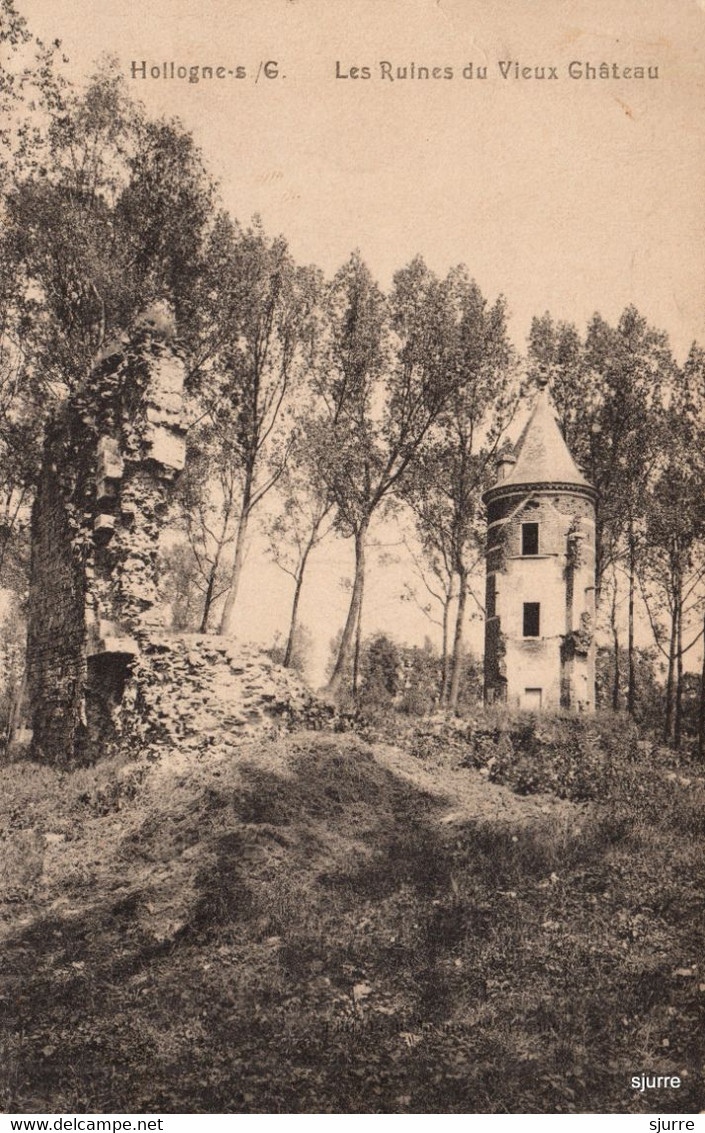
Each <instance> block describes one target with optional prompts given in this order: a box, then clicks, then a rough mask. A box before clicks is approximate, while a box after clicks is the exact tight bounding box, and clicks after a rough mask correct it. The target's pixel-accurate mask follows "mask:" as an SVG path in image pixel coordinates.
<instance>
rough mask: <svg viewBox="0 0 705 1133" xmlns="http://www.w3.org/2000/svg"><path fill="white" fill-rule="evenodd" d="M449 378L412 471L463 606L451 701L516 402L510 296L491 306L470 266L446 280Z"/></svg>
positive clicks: (435, 547) (425, 526) (426, 533)
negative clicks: (489, 502) (497, 462)
mask: <svg viewBox="0 0 705 1133" xmlns="http://www.w3.org/2000/svg"><path fill="white" fill-rule="evenodd" d="M446 299H447V316H446V317H447V318H448V319H449V323H448V327H447V328H446V339H447V341H448V344H449V345H448V348H447V351H446V359H445V364H446V382H447V388H448V396H447V399H446V402H445V404H444V406H443V409H442V412H441V413H440V414H439V416H438V418H437V420H436V422H435V423H434V426H433V429H432V430H431V432H430V433H429V437H428V440H427V443H426V444H425V445H424V449H423V452H422V453H421V455H420V458H419V460H417V462H416V464H415V470H414V475H413V476H411V477H409V479H408V482H407V486H406V490H405V497H406V499H407V501H408V502H409V504H410V505H411V507H412V510H413V512H414V514H415V517H416V524H417V530H418V534H419V537H420V539H421V544H422V547H423V549H424V551H425V553H426V556H427V558H428V559H429V561H431V562H433V561H436V562H438V561H440V562H441V563H448V564H449V565H450V568H451V571H452V574H453V576H454V577H455V578H456V579H457V595H458V606H457V614H456V619H455V629H454V633H453V645H452V656H451V659H450V664H449V666H448V668H447V672H448V679H447V681H446V697H445V699H446V702H447V704H448V706H449V707H450V708H455V707H456V706H457V702H458V695H459V691H460V681H461V676H462V671H463V660H464V656H463V655H464V629H465V620H466V610H467V602H468V598H470V597H472V598H473V599H474V601H475V602H476V604H477V605H478V607H479V608H480V610H481V611H482V612H483V613H484V607H483V606H482V603H481V601H480V599H479V597H478V595H477V592H476V589H475V588H473V586H472V584H471V583H472V577H473V573H474V572H475V571H476V570H477V568H478V566H480V565H481V564H482V561H483V549H484V509H483V506H482V492H483V490H484V488H486V487H487V486H488V484H489V481H490V478H491V469H492V467H493V464H494V458H495V455H496V451H497V446H498V444H499V442H500V440H501V437H502V435H503V434H504V432H505V430H506V428H507V426H508V424H509V422H510V420H511V417H512V414H513V412H514V409H515V405H516V399H515V398H514V397H512V394H511V386H512V377H513V363H514V354H513V351H512V349H511V346H510V344H509V340H508V337H507V330H506V312H505V303H504V300H503V299H502V298H499V299H498V300H497V301H496V302H495V303H494V304H493V305H491V306H490V305H489V304H488V302H487V300H486V299H485V298H484V297H483V296H482V293H481V292H480V289H479V288H478V286H477V284H476V283H475V282H474V281H472V280H470V278H469V277H468V274H467V271H466V269H465V268H457V269H455V270H454V271H453V272H451V273H450V275H449V276H448V279H447V280H446Z"/></svg>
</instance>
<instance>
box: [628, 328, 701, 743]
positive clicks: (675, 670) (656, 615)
mask: <svg viewBox="0 0 705 1133" xmlns="http://www.w3.org/2000/svg"><path fill="white" fill-rule="evenodd" d="M704 415H705V352H703V351H702V350H701V349H700V348H699V347H698V346H697V345H694V346H693V347H692V349H691V351H690V354H689V356H688V359H687V361H686V364H685V366H684V367H683V368H682V370H680V371H678V372H677V373H676V374H675V375H674V379H673V383H672V389H671V393H670V401H669V404H668V405H667V407H666V408H665V409H664V410H663V414H662V417H661V427H660V429H659V432H658V447H659V453H658V460H657V465H656V470H655V475H654V478H653V483H652V487H651V491H650V494H649V501H648V510H647V519H646V525H645V530H644V534H643V538H642V540H641V544H640V546H639V554H638V561H637V566H638V569H639V573H640V580H641V582H642V593H643V596H644V601H645V603H646V608H647V612H648V615H649V618H650V620H651V625H652V628H653V630H654V636H655V639H656V643H657V645H658V647H659V649H660V650H661V652H662V653H663V654H664V655H665V656H666V657H667V658H668V677H667V682H666V706H665V717H664V738H665V739H666V740H669V739H671V738H673V741H674V743H675V746H676V747H679V746H680V741H681V726H682V690H683V665H684V658H685V656H686V654H687V653H688V652H689V651H690V650H691V649H692V648H693V646H694V645H695V644H696V643H697V642H698V641H699V640H700V638H701V632H702V630H701V626H700V622H701V611H702V609H703V605H704V603H705V595H704V594H703V583H704V582H705V456H704V455H703V419H704ZM662 610H663V611H665V612H666V614H667V618H668V623H669V625H668V629H667V631H665V632H664V631H663V630H662V628H661V621H660V615H661V611H662Z"/></svg>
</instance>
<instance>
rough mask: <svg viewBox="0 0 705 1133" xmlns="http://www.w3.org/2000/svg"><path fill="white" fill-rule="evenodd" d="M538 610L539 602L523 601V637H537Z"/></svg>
mask: <svg viewBox="0 0 705 1133" xmlns="http://www.w3.org/2000/svg"><path fill="white" fill-rule="evenodd" d="M540 612H541V603H540V602H525V603H524V637H539V634H540V621H541V619H540Z"/></svg>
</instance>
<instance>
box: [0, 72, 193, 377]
mask: <svg viewBox="0 0 705 1133" xmlns="http://www.w3.org/2000/svg"><path fill="white" fill-rule="evenodd" d="M213 199H214V190H213V186H212V183H211V181H210V179H209V177H208V175H207V174H206V172H205V169H204V167H203V164H202V161H201V157H200V154H199V152H198V150H197V148H196V146H195V145H194V142H193V139H192V138H191V135H190V134H188V133H187V132H185V131H184V130H183V128H182V127H181V126H180V125H179V124H178V123H176V122H167V121H154V120H151V119H149V118H147V117H146V116H145V114H144V111H143V110H142V109H141V108H140V107H139V106H138V105H137V104H135V103H134V102H133V101H132V100H131V99H130V97H129V95H128V93H127V88H126V85H125V82H124V80H123V79H122V78H121V77H120V76H119V75H118V74H117V73H116V71H115V69H114V68H111V67H108V68H107V69H104V70H102V71H101V72H99V73H98V74H97V75H96V76H95V77H94V78H93V80H92V81H91V83H90V84H89V86H88V88H87V90H86V91H85V92H84V93H81V94H78V93H75V92H69V93H67V95H66V97H65V100H64V107H63V109H62V112H61V113H60V114H56V115H55V116H54V117H53V118H52V119H51V121H50V124H49V128H48V130H47V138H46V144H45V145H44V147H43V150H42V152H41V161H40V160H39V158H37V160H36V161H35V162H34V164H33V165H32V166H31V167H30V168H29V169H28V170H26V171H25V172H24V174H23V176H22V177H21V178H20V179H19V180H18V181H17V184H16V186H15V187H14V188H13V189H12V190H11V191H10V192H8V194H7V199H6V210H7V220H8V229H7V232H8V242H9V244H10V246H11V247H12V249H13V253H14V256H15V260H16V263H17V266H18V271H19V272H20V273H21V278H22V280H23V281H24V287H23V290H22V306H21V314H22V316H23V326H24V327H25V329H26V335H25V349H26V350H27V351H28V353H30V354H31V364H32V367H33V370H34V372H35V374H36V376H37V380H38V381H41V383H42V385H43V392H44V395H45V396H47V395H48V396H50V397H55V396H62V395H63V393H64V392H65V390H66V389H71V388H74V387H75V386H76V385H78V384H80V383H81V382H82V381H84V380H85V378H86V377H87V375H88V373H89V372H90V369H91V367H92V365H93V363H94V362H95V360H96V358H97V356H98V354H99V353H100V351H101V350H102V348H103V346H104V345H105V343H106V342H107V341H108V339H109V338H111V337H113V336H115V335H118V334H120V333H122V332H125V331H129V330H130V328H131V326H132V323H133V321H134V319H135V317H136V316H137V315H138V314H139V313H140V312H141V311H142V310H144V308H145V307H147V306H149V305H150V304H151V303H153V302H154V301H156V300H166V301H168V302H169V303H170V304H171V305H172V307H173V308H174V309H175V311H176V313H177V316H180V312H181V309H182V308H183V307H184V306H185V303H186V297H187V296H188V294H189V292H190V290H191V288H192V286H193V283H194V277H195V275H196V274H197V273H198V271H199V270H200V266H201V257H200V252H201V248H202V243H203V238H204V235H205V232H206V230H207V228H208V225H209V223H210V221H211V215H212V209H213Z"/></svg>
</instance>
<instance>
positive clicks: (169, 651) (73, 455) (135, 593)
mask: <svg viewBox="0 0 705 1133" xmlns="http://www.w3.org/2000/svg"><path fill="white" fill-rule="evenodd" d="M184 376H185V367H184V363H183V361H182V359H181V357H180V356H179V353H178V350H177V349H176V347H175V345H174V343H173V338H172V333H171V327H170V324H169V321H168V320H167V319H165V317H164V314H163V313H162V312H159V311H157V312H156V313H155V315H154V316H153V317H145V319H144V320H143V321H142V323H141V324H140V325H139V326H138V328H137V329H136V331H135V333H134V334H132V335H131V336H130V338H129V339H128V338H123V339H121V340H120V341H119V342H117V343H116V344H115V345H114V346H112V347H111V348H109V349H108V350H107V351H105V352H104V355H103V357H102V359H101V360H100V362H99V364H98V365H97V366H96V367H95V370H94V372H93V374H92V375H91V379H90V381H89V382H88V383H87V384H86V385H85V387H83V388H81V389H79V390H78V391H77V392H76V393H75V394H74V395H73V396H72V397H71V398H70V399H69V400H68V402H67V403H66V404H65V405H64V406H62V408H61V410H60V411H59V412H58V413H57V415H56V417H55V419H54V420H53V421H52V423H51V425H50V428H49V429H48V432H47V438H46V442H45V447H44V454H43V463H42V469H41V476H40V482H39V488H38V492H37V498H36V502H35V506H34V511H33V516H32V565H31V581H30V603H29V605H30V614H29V626H28V646H27V693H28V698H27V699H28V703H29V705H30V706H31V710H32V718H31V721H30V722H31V725H32V733H33V739H32V747H33V754H34V756H35V757H36V758H38V759H42V760H44V761H47V762H51V763H58V764H61V765H64V766H68V765H71V764H74V763H89V762H93V761H94V760H95V759H96V758H98V757H99V756H101V755H104V754H108V753H109V752H110V751H111V750H114V749H115V747H116V745H117V746H122V748H123V750H129V751H131V752H132V753H133V754H135V755H138V754H142V755H145V754H146V755H147V756H150V755H155V756H156V754H157V753H158V752H163V751H165V750H167V751H168V750H170V749H171V750H185V749H193V748H195V749H197V750H200V749H202V748H203V749H208V748H212V747H213V746H214V745H215V746H218V747H219V748H222V749H224V750H225V749H228V748H229V747H231V746H234V745H235V746H236V745H237V744H239V743H242V741H243V739H249V738H251V737H252V736H254V735H261V734H262V733H263V732H267V731H269V730H271V729H273V728H274V729H277V730H278V729H280V728H281V727H290V726H294V725H297V726H300V725H303V726H305V727H313V728H321V727H328V726H340V720H339V719H338V718H337V717H336V714H335V712H334V711H333V709H332V708H331V707H330V705H328V704H325V703H322V702H321V701H320V700H317V699H316V698H315V697H314V696H313V695H312V694H311V693H310V691H309V690H308V689H307V688H306V686H305V685H304V684H302V682H301V681H300V680H299V679H298V678H297V677H296V676H295V674H294V673H292V672H291V671H290V670H287V669H284V668H283V667H281V666H278V665H274V664H273V663H272V662H271V661H270V659H269V658H268V657H267V656H266V655H265V654H263V653H262V652H261V650H258V649H257V648H255V647H250V646H243V645H239V644H236V643H235V642H233V641H232V640H230V639H227V638H222V637H216V636H215V635H199V634H178V635H177V634H172V633H168V632H167V631H166V629H165V626H164V625H163V624H162V612H161V610H160V608H159V605H158V582H159V578H158V541H159V533H160V528H161V526H162V523H163V520H164V517H165V514H166V511H167V508H168V504H169V499H170V495H171V491H172V488H173V485H174V482H175V480H176V478H177V476H178V474H179V472H180V471H181V469H182V468H183V466H184V458H185V440H184V434H185V429H184V423H183V416H182V415H183V384H184Z"/></svg>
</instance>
